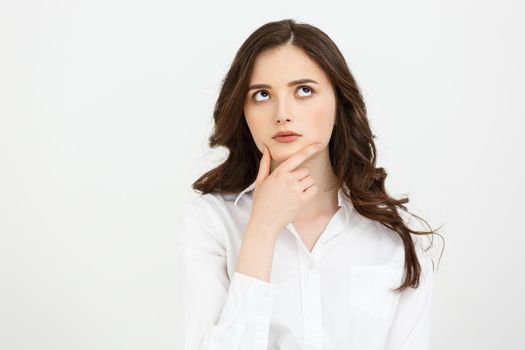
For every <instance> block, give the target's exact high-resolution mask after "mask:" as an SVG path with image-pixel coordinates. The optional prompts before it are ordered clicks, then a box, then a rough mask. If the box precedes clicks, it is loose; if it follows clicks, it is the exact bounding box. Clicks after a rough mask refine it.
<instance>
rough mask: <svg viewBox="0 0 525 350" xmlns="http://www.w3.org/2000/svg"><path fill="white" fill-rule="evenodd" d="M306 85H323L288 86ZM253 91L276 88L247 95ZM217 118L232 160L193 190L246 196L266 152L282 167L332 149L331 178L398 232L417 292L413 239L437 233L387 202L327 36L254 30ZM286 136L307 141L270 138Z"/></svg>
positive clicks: (291, 27) (360, 115)
mask: <svg viewBox="0 0 525 350" xmlns="http://www.w3.org/2000/svg"><path fill="white" fill-rule="evenodd" d="M303 78H307V79H312V80H315V81H316V82H317V83H319V84H315V83H311V82H310V83H301V84H299V85H294V86H288V85H287V84H288V83H289V82H290V81H293V80H295V79H303ZM253 84H266V85H270V86H271V88H270V87H265V88H257V89H254V90H249V88H250V86H251V85H253ZM306 86H308V87H310V89H308V88H306ZM312 92H313V93H312ZM254 94H256V95H254ZM213 118H214V122H215V126H214V129H213V132H212V135H210V137H209V145H210V147H212V148H214V147H218V146H223V147H226V148H227V149H228V150H229V154H228V157H227V159H226V160H225V161H224V162H223V163H222V164H220V165H219V166H217V167H216V168H214V169H212V170H210V171H208V172H207V173H205V174H204V175H203V176H201V177H200V178H199V179H198V180H197V181H195V182H194V183H193V188H194V189H196V190H199V191H201V192H202V193H210V192H221V193H238V192H240V191H242V190H243V189H245V188H246V187H247V186H248V185H250V184H251V183H253V182H254V181H255V179H256V177H257V173H258V167H259V164H260V160H261V156H262V146H263V144H266V145H267V146H268V148H269V149H270V153H271V154H272V158H274V159H275V160H276V161H278V162H281V161H283V160H285V159H286V158H288V157H289V156H290V155H291V154H293V153H294V152H295V151H297V150H298V149H299V148H301V147H303V146H305V145H307V144H310V143H314V142H322V143H324V144H326V143H327V142H328V150H327V152H328V154H329V159H330V163H331V165H332V167H333V171H334V173H335V175H336V176H337V177H338V179H339V180H340V182H341V183H342V184H344V185H346V187H347V189H348V190H349V191H348V192H346V189H345V186H342V189H343V193H344V194H345V196H346V197H347V198H349V199H350V200H351V202H352V205H353V207H354V208H355V210H356V211H357V212H358V213H359V214H361V215H362V216H365V217H367V218H369V219H372V220H375V221H377V222H379V223H381V224H382V225H384V226H386V227H387V228H389V229H392V230H394V231H396V232H397V233H398V235H399V236H400V238H401V239H402V241H403V244H404V247H405V252H406V254H405V257H406V259H405V268H406V271H407V273H406V279H405V281H404V283H403V285H402V286H401V287H400V289H399V290H403V289H405V288H407V287H409V286H417V285H418V283H419V273H420V266H419V263H418V260H417V256H416V253H415V249H414V244H413V241H412V237H411V235H410V233H413V234H421V235H427V234H433V233H434V231H413V230H410V229H409V228H408V227H407V226H406V225H405V222H404V220H403V219H402V217H401V216H400V214H399V213H398V208H400V209H402V210H406V207H405V206H404V205H403V204H404V203H407V202H408V198H406V197H405V198H401V199H395V198H392V197H390V196H389V195H388V193H387V191H386V189H385V179H386V176H387V173H386V171H385V169H384V168H382V167H376V148H375V144H374V141H373V139H374V138H375V135H374V134H372V131H371V129H370V125H369V122H368V119H367V114H366V108H365V103H364V100H363V97H362V95H361V92H360V89H359V87H358V86H357V83H356V80H355V79H354V77H353V75H352V73H351V72H350V69H349V68H348V66H347V63H346V61H345V59H344V57H343V55H342V54H341V52H340V51H339V49H338V48H337V46H336V45H335V43H334V42H333V41H332V40H331V39H330V38H329V37H328V36H327V35H326V34H325V33H324V32H322V31H321V30H320V29H318V28H316V27H314V26H311V25H309V24H305V23H297V22H296V21H294V20H293V19H286V20H281V21H275V22H270V23H266V24H264V25H263V26H261V27H259V28H258V29H257V30H255V32H253V33H252V34H251V35H250V36H249V37H248V38H247V39H246V41H245V42H244V43H243V44H242V45H241V47H240V48H239V50H238V51H237V53H236V55H235V58H234V60H233V62H232V64H231V66H230V68H229V70H228V72H227V74H226V76H225V78H224V80H223V82H222V86H221V89H220V91H219V97H218V100H217V102H216V104H215V110H214V113H213ZM280 130H292V131H295V132H297V133H299V134H302V135H303V136H302V137H301V138H299V139H298V140H296V141H294V142H292V143H290V144H278V143H277V142H275V141H274V140H272V139H271V137H272V136H273V135H274V134H275V132H277V131H280Z"/></svg>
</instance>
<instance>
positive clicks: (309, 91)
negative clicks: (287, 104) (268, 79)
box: [253, 86, 314, 102]
mask: <svg viewBox="0 0 525 350" xmlns="http://www.w3.org/2000/svg"><path fill="white" fill-rule="evenodd" d="M305 89H306V91H307V93H309V94H310V95H311V94H313V93H314V90H313V89H312V88H311V87H309V86H299V88H298V91H301V92H304V91H305ZM258 93H261V94H264V95H265V96H264V97H266V96H267V95H268V91H266V90H259V91H256V92H255V93H254V94H253V97H254V98H255V101H257V102H259V101H261V100H258V99H257V94H258ZM310 95H300V96H303V97H304V96H310Z"/></svg>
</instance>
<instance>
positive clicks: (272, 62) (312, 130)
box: [243, 43, 336, 163]
mask: <svg viewBox="0 0 525 350" xmlns="http://www.w3.org/2000/svg"><path fill="white" fill-rule="evenodd" d="M243 112H244V116H245V119H246V123H247V124H248V128H249V129H250V132H251V134H252V137H253V140H254V142H255V145H256V147H257V148H258V149H259V151H260V152H262V150H263V144H265V145H266V146H267V147H268V149H269V150H270V154H271V155H272V161H275V162H276V163H281V162H282V161H284V160H286V159H288V158H289V157H290V156H291V155H292V154H293V153H295V152H297V151H298V150H299V149H301V148H303V147H304V146H306V145H309V144H312V143H316V142H321V143H322V144H326V145H327V144H328V142H329V141H330V137H331V134H332V128H333V126H334V122H335V116H336V97H335V92H334V90H333V87H332V82H331V79H330V77H328V76H327V75H326V73H325V72H324V71H323V69H322V68H321V67H319V65H318V64H317V63H316V62H315V61H313V60H312V59H311V58H310V57H309V56H308V55H307V54H305V52H304V51H303V50H302V49H300V48H298V47H297V46H295V45H293V44H289V43H287V44H284V45H281V46H277V47H274V48H271V49H266V50H265V51H264V52H261V53H260V54H259V55H258V56H257V58H256V59H255V62H254V66H253V69H252V72H251V76H250V80H249V87H248V92H247V94H246V96H245V101H244V110H243ZM278 131H293V132H296V133H298V134H299V135H300V137H299V138H298V139H296V140H295V141H293V142H289V143H282V142H278V141H277V140H275V139H273V136H274V134H275V133H276V132H278ZM325 151H326V152H328V149H326V150H325Z"/></svg>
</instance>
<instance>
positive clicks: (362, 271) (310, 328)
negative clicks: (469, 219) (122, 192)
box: [177, 182, 433, 350]
mask: <svg viewBox="0 0 525 350" xmlns="http://www.w3.org/2000/svg"><path fill="white" fill-rule="evenodd" d="M254 187H255V182H254V183H252V184H251V185H250V186H249V187H247V188H246V189H244V190H243V191H242V192H240V193H239V194H236V195H235V194H220V193H207V194H204V195H202V194H201V195H199V196H198V197H196V198H194V199H192V200H191V201H189V202H188V203H186V204H187V206H186V207H185V208H184V213H183V214H182V216H181V221H180V223H179V231H178V233H179V234H178V237H177V238H178V245H177V249H178V251H177V258H178V259H179V260H178V267H179V268H180V270H179V274H180V286H181V288H182V290H181V297H182V300H183V304H182V305H183V311H184V313H183V314H184V318H183V319H184V338H185V342H184V350H197V349H199V350H212V349H213V350H263V349H264V350H266V349H270V350H278V349H280V350H299V349H302V350H321V349H322V350H331V349H333V350H343V349H345V350H348V349H355V350H375V349H377V350H379V349H384V350H394V349H395V350H401V349H403V350H427V349H430V334H431V332H430V328H431V310H432V308H431V304H432V294H433V265H432V260H431V250H430V249H429V250H428V251H423V248H425V247H424V245H423V244H422V241H423V240H428V237H426V236H416V235H412V237H413V241H414V242H415V243H416V251H417V254H418V258H419V261H420V264H421V268H422V272H421V277H420V286H419V287H418V288H417V289H413V288H409V289H407V290H405V291H404V292H402V293H401V294H396V293H394V292H392V291H391V289H393V288H396V287H398V286H400V284H401V282H402V280H403V278H404V270H403V267H404V248H403V244H402V241H401V239H400V238H399V236H398V235H397V233H396V232H394V231H393V230H390V229H388V228H386V227H384V226H382V225H381V224H379V223H378V222H376V221H373V220H370V219H368V218H365V217H364V216H361V215H359V214H358V213H357V211H355V210H354V208H353V206H352V202H351V201H350V200H347V199H346V197H344V196H343V193H342V190H341V189H339V191H338V199H339V206H340V208H339V210H338V211H337V213H336V214H334V216H333V217H332V218H331V220H330V221H329V223H328V225H327V226H326V228H325V229H324V231H323V232H322V234H321V236H320V237H319V239H318V241H317V242H316V244H315V246H314V247H313V249H312V251H311V252H310V251H309V250H308V249H307V248H306V246H305V245H304V242H303V241H302V240H301V238H300V236H299V235H298V233H297V231H296V229H295V227H294V226H293V224H292V223H291V222H290V223H289V224H288V225H287V226H286V227H285V228H284V229H283V230H282V231H281V232H280V234H279V236H278V237H277V240H276V246H275V250H274V258H273V263H272V270H271V279H270V282H267V281H264V280H262V279H258V278H255V277H252V276H248V275H245V274H242V273H239V272H236V271H235V268H236V265H237V259H238V256H239V252H240V248H241V242H242V236H243V233H244V230H245V228H246V225H247V223H248V220H249V218H250V214H251V205H252V195H253V189H254ZM400 214H401V215H402V216H403V217H404V218H406V219H407V220H406V223H407V224H409V223H410V222H411V218H412V217H411V216H409V215H408V214H406V213H404V212H403V211H400ZM414 221H416V220H414ZM410 227H411V228H413V229H419V230H421V229H422V226H416V227H413V226H410Z"/></svg>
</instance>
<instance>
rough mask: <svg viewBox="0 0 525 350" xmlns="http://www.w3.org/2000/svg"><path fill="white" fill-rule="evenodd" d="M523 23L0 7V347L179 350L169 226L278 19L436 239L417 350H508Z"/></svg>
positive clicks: (91, 6) (230, 9) (517, 230)
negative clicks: (425, 335) (228, 83)
mask: <svg viewBox="0 0 525 350" xmlns="http://www.w3.org/2000/svg"><path fill="white" fill-rule="evenodd" d="M523 10H524V8H523V5H521V4H520V2H518V1H492V2H489V1H451V0H441V1H432V2H425V1H415V0H414V1H383V2H378V1H376V2H371V1H367V2H365V1H363V2H351V1H344V2H343V1H341V2H331V1H322V2H308V1H306V0H303V1H279V2H272V1H253V2H248V1H235V2H233V1H230V2H211V1H210V2H209V3H203V2H193V3H187V4H181V3H177V2H175V1H152V0H150V1H129V0H128V1H115V0H104V1H100V0H99V1H56V0H55V1H41V2H40V1H12V0H9V1H5V0H4V1H2V2H1V5H0V348H1V349H3V350H10V349H28V350H29V349H31V350H33V349H50V350H51V349H52V350H59V349H68V350H70V349H97V350H102V349H112V350H113V349H158V350H160V349H178V348H179V347H180V340H181V336H180V330H179V326H180V320H179V318H178V308H179V306H178V304H177V303H178V299H177V295H178V289H180V288H181V287H182V286H180V285H178V284H177V280H176V274H175V272H176V266H175V264H174V259H173V252H174V249H175V238H176V227H177V222H178V213H179V212H180V210H181V206H182V203H184V201H186V200H188V199H190V198H192V197H193V196H195V195H197V193H196V192H193V190H192V189H191V183H192V182H193V181H195V180H196V179H197V177H198V176H199V175H200V174H202V173H203V172H204V171H205V170H208V169H210V168H211V166H213V165H214V164H217V163H218V162H219V161H221V160H222V159H224V158H223V157H224V154H225V152H224V150H222V149H216V150H210V149H207V137H208V135H209V133H210V131H211V127H212V111H213V105H214V103H215V100H216V98H217V95H218V88H219V86H220V83H221V80H222V79H223V77H224V75H225V73H226V71H227V69H228V67H229V65H230V63H231V60H232V59H233V56H234V55H235V52H236V51H237V49H238V48H239V46H240V45H241V44H242V42H243V41H244V40H245V39H246V38H247V37H248V35H249V34H250V33H251V32H253V31H254V30H255V29H257V28H258V27H259V26H260V25H262V24H264V23H266V22H269V21H274V20H279V19H284V18H294V19H296V20H298V21H302V22H306V23H309V24H312V25H315V26H317V27H318V28H320V29H321V30H323V31H325V32H326V33H327V34H328V35H329V36H330V37H331V38H332V39H333V40H334V42H335V43H336V44H337V45H338V47H339V48H340V50H341V51H342V52H343V54H344V55H345V57H346V59H347V62H348V64H349V67H350V69H351V71H352V73H353V74H354V75H355V77H356V79H357V81H358V83H359V85H360V87H361V89H362V91H363V93H364V96H365V102H366V104H367V108H368V110H369V118H370V123H371V125H372V128H373V132H374V133H375V134H376V135H377V139H376V142H377V143H376V145H377V147H378V156H379V161H378V166H383V167H385V168H386V170H387V172H388V174H389V175H388V178H387V190H388V191H389V193H390V194H392V195H394V196H403V195H405V194H406V195H408V196H409V198H410V203H409V204H408V205H409V209H410V210H411V211H413V212H415V213H417V214H418V215H421V216H422V217H423V218H425V219H427V220H428V221H429V223H430V224H431V225H432V226H433V227H434V228H437V227H438V226H439V225H441V224H444V226H443V228H442V230H441V232H442V234H443V236H444V238H445V250H444V252H443V255H442V256H441V260H440V261H439V268H438V270H437V272H436V286H435V297H434V314H433V334H432V343H433V349H447V350H454V349H477V350H481V349H496V348H498V349H506V350H513V349H516V350H517V349H524V348H525V340H524V339H523V337H522V336H521V335H522V334H521V335H520V331H521V332H522V331H523V325H524V324H525V306H524V302H523V296H524V295H525V286H524V278H523V276H524V275H525V271H524V270H525V268H524V265H525V264H524V262H523V251H524V246H525V239H524V233H525V232H524V229H523V222H522V219H523V210H524V209H525V206H524V205H523V198H524V194H525V193H524V192H525V191H524V185H523V182H522V181H523V179H524V178H525V174H524V165H523V158H524V149H525V147H524V146H525V145H524V143H525V142H524V140H523V138H522V134H523V131H524V128H523V127H524V122H523V119H524V118H525V113H524V112H525V108H524V107H523V95H524V85H523V84H524V81H525V74H524V73H525V68H524V65H523V62H525V45H524V44H525V42H524V35H523V33H525V28H524V24H523V13H524V11H523ZM435 242H436V243H438V244H439V237H436V238H435ZM438 258H439V256H437V257H436V263H437V260H438Z"/></svg>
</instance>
